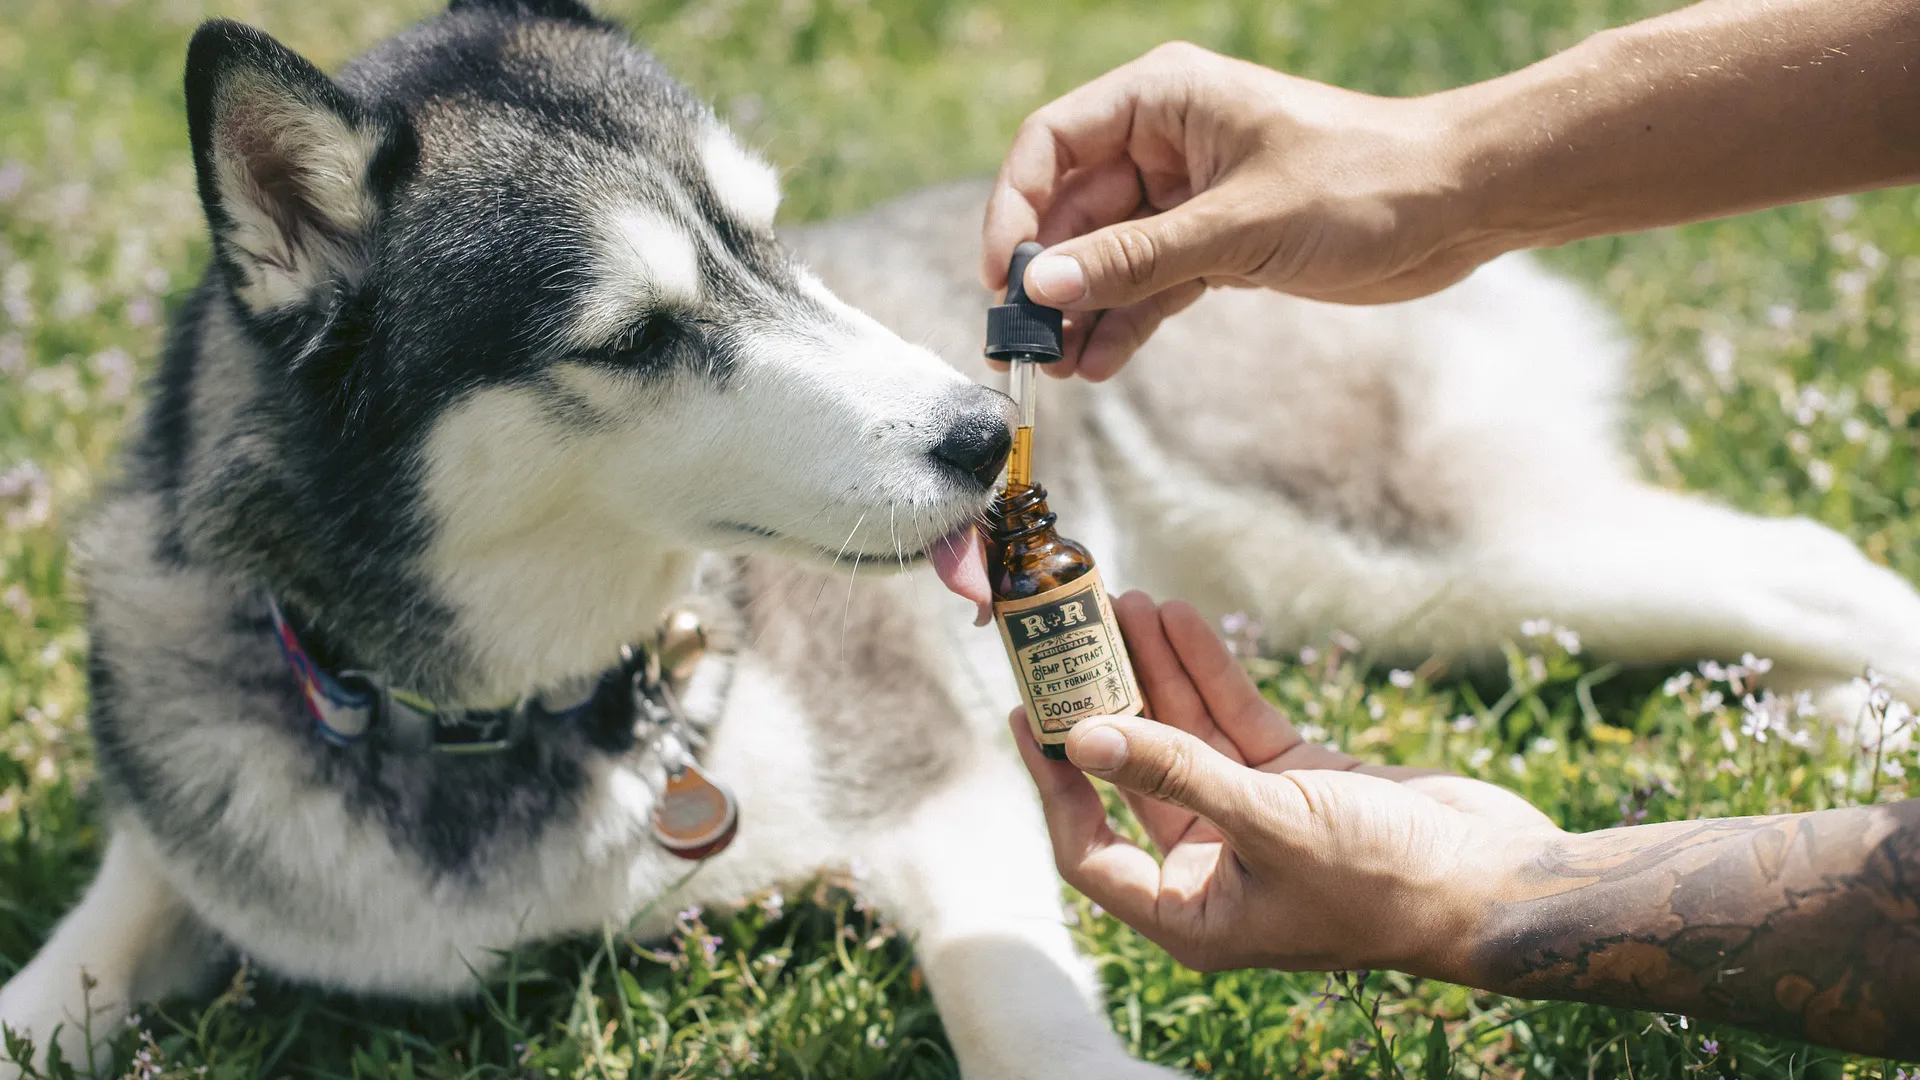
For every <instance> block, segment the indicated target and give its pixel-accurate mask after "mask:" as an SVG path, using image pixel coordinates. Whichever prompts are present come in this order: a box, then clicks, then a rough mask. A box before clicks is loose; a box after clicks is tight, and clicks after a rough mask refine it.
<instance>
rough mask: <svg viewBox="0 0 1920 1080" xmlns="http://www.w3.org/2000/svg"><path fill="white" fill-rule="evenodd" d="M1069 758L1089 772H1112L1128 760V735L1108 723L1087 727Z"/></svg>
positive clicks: (1070, 749) (1074, 745) (1069, 753)
mask: <svg viewBox="0 0 1920 1080" xmlns="http://www.w3.org/2000/svg"><path fill="white" fill-rule="evenodd" d="M1067 758H1068V759H1069V760H1071V761H1072V762H1073V763H1074V764H1075V765H1078V766H1080V767H1081V768H1083V769H1086V770H1088V771H1089V772H1112V771H1113V770H1115V769H1117V768H1119V767H1120V766H1121V765H1124V764H1126V761H1127V737H1126V736H1125V735H1122V734H1120V732H1119V731H1118V730H1117V729H1115V728H1112V727H1109V726H1108V725H1106V724H1100V725H1098V726H1096V727H1090V728H1085V729H1083V730H1082V731H1081V732H1080V737H1079V738H1078V739H1075V740H1073V744H1072V745H1071V746H1070V747H1068V749H1067Z"/></svg>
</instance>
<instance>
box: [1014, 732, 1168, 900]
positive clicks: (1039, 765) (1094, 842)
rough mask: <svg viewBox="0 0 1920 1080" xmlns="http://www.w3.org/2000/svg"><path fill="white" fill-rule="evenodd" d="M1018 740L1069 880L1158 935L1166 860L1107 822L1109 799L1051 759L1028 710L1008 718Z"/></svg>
mask: <svg viewBox="0 0 1920 1080" xmlns="http://www.w3.org/2000/svg"><path fill="white" fill-rule="evenodd" d="M1007 719H1008V723H1009V725H1010V726H1011V727H1012V728H1013V741H1014V745H1015V746H1017V747H1019V749H1020V760H1021V761H1023V762H1025V763H1026V766H1027V772H1028V773H1029V774H1031V775H1032V777H1033V782H1034V787H1035V788H1037V789H1038V791H1039V793H1040V811H1041V813H1042V814H1044V815H1045V816H1046V819H1047V836H1048V838H1049V839H1050V840H1052V842H1053V862H1054V865H1055V866H1056V867H1058V868H1059V870H1060V876H1061V877H1062V878H1064V879H1065V880H1066V882H1067V884H1069V885H1072V886H1073V887H1074V888H1076V889H1079V890H1080V891H1081V892H1082V893H1085V894H1086V896H1087V898H1088V899H1090V900H1092V901H1093V902H1094V903H1096V904H1099V905H1100V906H1101V907H1103V908H1106V909H1107V910H1108V911H1110V912H1112V913H1113V914H1114V916H1115V917H1117V918H1118V919H1120V921H1122V922H1124V923H1127V924H1128V925H1130V926H1132V927H1133V928H1134V929H1136V930H1139V931H1140V932H1141V933H1143V934H1146V935H1147V936H1148V937H1149V938H1153V937H1154V936H1155V934H1156V932H1157V930H1158V924H1157V922H1156V921H1155V911H1156V908H1157V898H1158V896H1159V894H1160V864H1159V863H1156V862H1155V861H1154V859H1153V856H1151V855H1149V854H1147V853H1146V852H1145V851H1142V850H1141V849H1140V848H1139V847H1137V846H1135V845H1134V844H1132V843H1131V842H1129V841H1128V840H1127V839H1126V838H1125V837H1123V836H1121V835H1119V834H1118V833H1116V832H1114V831H1113V826H1112V825H1110V824H1108V822H1107V808H1106V804H1105V803H1103V802H1101V801H1100V793H1099V792H1097V791H1095V790H1093V784H1092V783H1091V782H1089V781H1088V780H1087V777H1086V774H1084V773H1082V772H1081V771H1080V770H1079V769H1076V768H1074V767H1073V766H1072V765H1069V764H1067V763H1066V762H1064V761H1049V760H1048V759H1047V758H1046V756H1045V755H1043V754H1041V753H1040V747H1039V746H1038V745H1037V744H1035V742H1034V741H1033V734H1032V733H1031V732H1030V731H1029V730H1028V729H1027V714H1026V710H1024V709H1015V710H1013V714H1012V715H1011V716H1009V717H1008V718H1007Z"/></svg>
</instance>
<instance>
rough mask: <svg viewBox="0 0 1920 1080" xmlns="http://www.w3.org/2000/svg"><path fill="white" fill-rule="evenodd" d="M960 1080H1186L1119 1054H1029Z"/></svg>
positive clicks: (972, 1071)
mask: <svg viewBox="0 0 1920 1080" xmlns="http://www.w3.org/2000/svg"><path fill="white" fill-rule="evenodd" d="M963 1078H964V1080H1190V1078H1189V1077H1188V1075H1187V1074H1186V1073H1183V1072H1180V1071H1178V1070H1175V1069H1169V1068H1167V1067H1165V1066H1163V1065H1154V1064H1152V1063H1150V1062H1145V1061H1140V1060H1138V1059H1135V1058H1132V1057H1128V1056H1127V1055H1125V1054H1123V1053H1118V1052H1115V1053H1102V1054H1083V1055H1079V1056H1076V1057H1072V1058H1067V1059H1064V1060H1063V1059H1062V1058H1060V1057H1056V1056H1050V1055H1047V1054H1033V1055H1030V1056H1028V1057H1025V1058H1022V1059H1021V1060H1020V1061H1018V1062H1014V1063H1010V1064H1008V1065H1006V1066H1003V1067H1000V1068H992V1067H988V1068H984V1069H968V1070H966V1071H965V1072H964V1074H963Z"/></svg>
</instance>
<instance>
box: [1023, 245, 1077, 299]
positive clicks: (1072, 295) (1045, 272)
mask: <svg viewBox="0 0 1920 1080" xmlns="http://www.w3.org/2000/svg"><path fill="white" fill-rule="evenodd" d="M1027 283H1028V285H1029V286H1030V287H1031V288H1032V290H1033V291H1034V292H1035V293H1036V294H1037V295H1036V296H1035V299H1038V300H1044V301H1046V302H1047V303H1049V304H1055V305H1058V304H1071V303H1073V302H1074V301H1075V300H1078V299H1080V298H1081V297H1083V296H1085V295H1087V275H1086V272H1085V271H1083V270H1081V269H1080V261H1079V260H1078V259H1075V258H1073V257H1072V256H1070V255H1042V256H1040V257H1039V258H1037V259H1035V260H1033V262H1032V263H1030V264H1028V266H1027Z"/></svg>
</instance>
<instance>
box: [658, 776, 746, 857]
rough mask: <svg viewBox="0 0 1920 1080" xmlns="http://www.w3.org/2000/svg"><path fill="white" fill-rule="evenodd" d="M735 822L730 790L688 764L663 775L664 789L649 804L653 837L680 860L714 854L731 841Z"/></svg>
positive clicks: (737, 816)
mask: <svg viewBox="0 0 1920 1080" xmlns="http://www.w3.org/2000/svg"><path fill="white" fill-rule="evenodd" d="M739 824H740V813H739V809H738V808H737V806H736V805H735V803H734V798H733V793H732V792H730V791H728V790H727V789H726V788H724V787H722V786H720V785H719V784H716V783H714V782H713V781H712V780H709V779H707V774H706V773H703V772H701V771H700V767H699V766H698V765H694V764H692V763H688V764H686V765H684V766H682V767H680V768H679V769H676V770H674V771H672V772H670V773H668V774H667V784H666V788H665V789H664V790H662V791H661V792H660V797H659V798H658V799H657V800H655V802H654V804H653V838H654V839H656V840H658V841H660V846H661V847H663V848H666V849H667V850H668V851H669V852H671V853H672V854H674V855H678V856H679V857H681V858H683V859H704V858H706V857H707V856H709V855H718V854H719V853H720V852H721V851H723V850H725V849H726V846H727V845H728V844H730V843H732V842H733V834H734V832H735V831H736V829H737V828H738V827H739Z"/></svg>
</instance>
